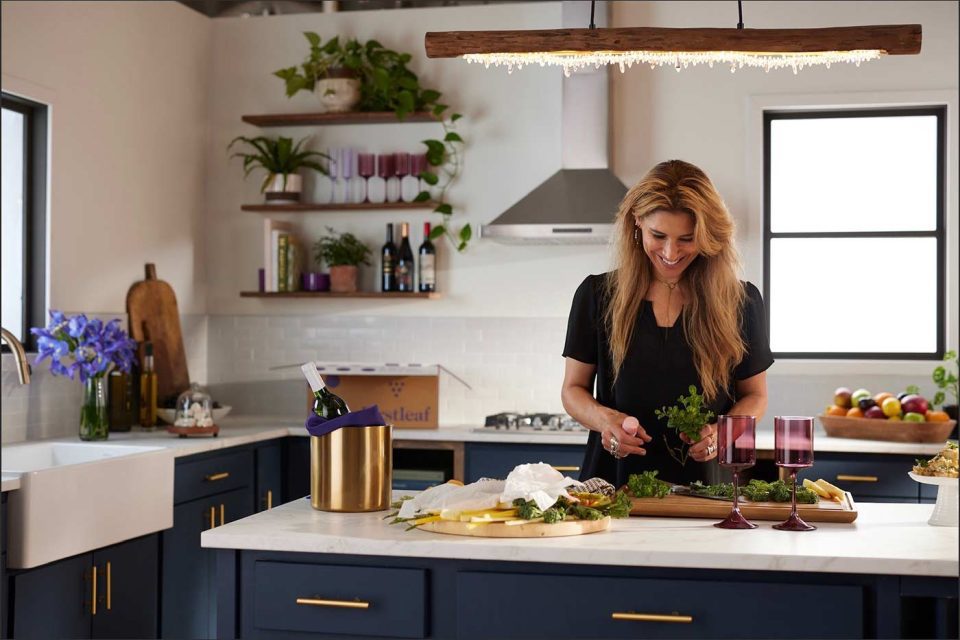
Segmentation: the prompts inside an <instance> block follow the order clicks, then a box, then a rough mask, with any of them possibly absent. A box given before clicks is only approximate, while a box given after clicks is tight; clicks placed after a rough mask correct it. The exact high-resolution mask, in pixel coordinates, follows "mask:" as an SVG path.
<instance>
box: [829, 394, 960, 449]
mask: <svg viewBox="0 0 960 640" xmlns="http://www.w3.org/2000/svg"><path fill="white" fill-rule="evenodd" d="M818 417H819V419H820V422H821V423H822V424H823V428H824V430H825V431H826V432H827V435H828V436H831V437H833V438H856V439H859V440H887V441H890V442H943V441H944V440H946V439H947V437H948V436H949V435H950V432H951V431H953V427H954V426H956V424H957V423H956V421H955V420H951V419H950V417H949V416H948V415H947V414H946V413H945V412H943V411H937V410H934V409H932V408H931V407H930V406H929V403H928V402H927V400H926V399H925V398H923V397H922V396H920V395H919V394H916V393H901V394H899V395H894V394H892V393H887V392H883V393H878V394H876V395H871V394H870V392H869V391H867V390H866V389H857V390H856V391H850V390H849V389H847V388H845V387H841V388H839V389H837V390H836V392H835V393H834V396H833V404H832V405H830V406H829V407H827V409H826V411H825V412H824V414H823V415H821V416H818Z"/></svg>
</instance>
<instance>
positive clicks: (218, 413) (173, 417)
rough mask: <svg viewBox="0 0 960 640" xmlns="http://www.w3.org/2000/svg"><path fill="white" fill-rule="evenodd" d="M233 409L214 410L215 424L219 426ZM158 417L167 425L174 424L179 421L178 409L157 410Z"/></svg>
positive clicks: (224, 407) (220, 408)
mask: <svg viewBox="0 0 960 640" xmlns="http://www.w3.org/2000/svg"><path fill="white" fill-rule="evenodd" d="M232 408H233V407H229V406H226V405H224V406H222V407H219V408H217V409H213V423H214V424H219V423H220V421H221V420H223V419H224V418H226V417H227V414H228V413H230V410H231V409H232ZM157 417H158V418H160V419H161V420H163V421H164V422H166V423H167V424H173V423H174V422H176V421H177V410H176V409H157Z"/></svg>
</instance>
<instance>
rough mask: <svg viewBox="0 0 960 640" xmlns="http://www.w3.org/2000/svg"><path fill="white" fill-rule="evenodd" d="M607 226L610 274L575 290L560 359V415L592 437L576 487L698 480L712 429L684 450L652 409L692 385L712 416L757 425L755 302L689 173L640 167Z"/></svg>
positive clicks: (676, 164) (717, 210)
mask: <svg viewBox="0 0 960 640" xmlns="http://www.w3.org/2000/svg"><path fill="white" fill-rule="evenodd" d="M615 228H616V230H617V234H618V238H617V239H616V240H615V246H616V254H617V255H616V264H615V268H614V270H613V271H610V272H608V273H606V274H603V275H591V276H588V277H587V279H586V280H584V281H583V283H582V284H581V285H580V287H579V288H578V289H577V292H576V294H575V295H574V299H573V306H572V309H571V310H570V319H569V322H568V324H567V339H566V345H565V347H564V350H563V355H564V357H565V358H566V366H565V372H564V379H563V390H562V392H561V398H562V400H563V406H564V408H565V409H566V410H567V413H569V414H570V415H571V416H572V417H573V418H575V419H576V420H578V421H579V422H580V423H581V424H583V425H584V426H585V427H587V428H588V429H590V431H591V433H590V436H589V439H588V441H587V453H586V457H585V460H584V464H583V467H582V469H583V470H582V472H581V478H583V479H586V478H592V477H601V478H604V479H606V480H608V481H609V482H612V483H613V484H614V485H615V486H618V487H619V486H621V485H623V484H625V483H626V482H627V477H628V476H629V475H630V474H633V473H640V472H641V471H644V470H656V471H658V472H659V475H658V477H659V478H661V479H664V480H668V481H670V482H675V483H680V484H687V483H690V482H692V481H695V480H700V481H706V480H707V475H706V467H707V465H705V464H703V463H706V462H708V461H710V460H713V459H714V458H716V455H717V427H716V423H715V422H714V423H713V424H708V425H707V426H705V427H704V428H703V430H702V431H701V433H700V439H699V440H698V441H695V442H690V441H689V440H688V439H686V437H685V436H684V437H682V438H683V439H682V440H681V436H678V435H677V433H676V431H674V430H673V429H670V428H668V427H667V426H666V422H665V421H664V420H660V419H658V418H657V417H656V416H655V414H654V411H655V410H656V409H659V408H661V407H663V406H670V405H674V404H676V403H677V398H678V397H679V396H681V395H687V394H688V391H687V390H688V387H689V386H690V385H695V386H696V387H697V390H698V391H699V392H700V393H701V394H702V395H703V396H704V397H705V400H706V406H707V407H708V408H709V409H710V410H711V411H713V413H714V415H715V416H716V415H721V414H731V415H733V414H736V415H753V416H757V418H758V419H759V418H760V417H761V416H762V415H763V412H764V411H765V410H766V406H767V383H766V373H765V372H766V370H767V368H768V367H769V366H770V365H771V364H773V357H772V356H771V355H770V346H769V343H768V339H767V332H766V327H765V324H764V310H763V300H762V298H761V296H760V292H759V291H758V290H757V288H756V287H755V286H753V285H752V284H750V283H745V282H741V281H739V280H738V279H737V272H738V269H739V260H738V257H737V252H736V249H735V247H734V245H733V230H734V223H733V219H732V217H731V216H730V213H729V212H728V211H727V209H726V206H725V205H724V204H723V200H722V199H721V198H720V194H719V193H717V190H716V189H715V188H714V186H713V184H712V183H711V182H710V179H709V178H708V177H707V176H706V174H704V173H703V171H701V170H700V169H698V168H697V167H695V166H693V165H692V164H689V163H687V162H683V161H681V160H670V161H668V162H662V163H660V164H658V165H657V166H655V167H654V168H653V169H651V170H650V172H649V173H647V175H646V176H644V177H643V178H642V179H641V180H640V182H638V183H637V184H636V185H635V186H634V187H633V188H632V189H631V190H630V191H629V192H628V193H627V195H626V196H625V197H624V199H623V202H622V203H621V205H620V211H619V213H618V214H617V219H616V224H615ZM594 381H596V398H594V397H593V394H592V393H591V392H592V390H593V388H594ZM628 418H635V419H636V421H637V422H639V426H638V425H637V423H636V422H635V421H634V420H628ZM714 420H715V418H714ZM625 421H626V423H625ZM625 426H626V429H625V428H624V427H625ZM634 429H635V431H634ZM686 446H689V451H688V454H689V459H686V461H685V463H684V464H681V462H680V459H683V457H682V456H681V455H678V451H679V450H682V448H684V447H686Z"/></svg>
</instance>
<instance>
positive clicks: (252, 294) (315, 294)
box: [240, 291, 440, 300]
mask: <svg viewBox="0 0 960 640" xmlns="http://www.w3.org/2000/svg"><path fill="white" fill-rule="evenodd" d="M240 297H241V298H409V299H426V300H439V299H440V294H439V293H437V292H432V293H421V292H419V291H412V292H410V293H401V292H399V291H389V292H379V291H356V292H354V293H334V292H332V291H283V292H273V291H270V292H267V291H241V292H240Z"/></svg>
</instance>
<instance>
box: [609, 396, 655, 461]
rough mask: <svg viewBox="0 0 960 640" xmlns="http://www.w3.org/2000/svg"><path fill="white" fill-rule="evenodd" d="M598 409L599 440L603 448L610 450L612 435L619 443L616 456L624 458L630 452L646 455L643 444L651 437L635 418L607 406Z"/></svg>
mask: <svg viewBox="0 0 960 640" xmlns="http://www.w3.org/2000/svg"><path fill="white" fill-rule="evenodd" d="M600 410H601V411H600V413H601V424H600V425H599V426H600V442H601V444H602V445H603V448H604V449H606V450H607V451H610V438H611V436H612V437H614V438H616V439H617V441H618V442H619V443H620V447H619V449H618V457H620V458H625V457H627V456H628V455H630V454H636V455H640V456H645V455H647V451H646V449H644V448H643V445H644V444H646V443H647V442H650V440H652V438H651V437H650V436H649V435H648V434H647V432H646V430H645V429H644V428H643V427H642V426H640V422H639V421H638V420H637V419H636V418H634V417H633V416H628V415H627V414H625V413H622V412H620V411H617V410H616V409H610V408H608V407H601V408H600Z"/></svg>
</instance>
